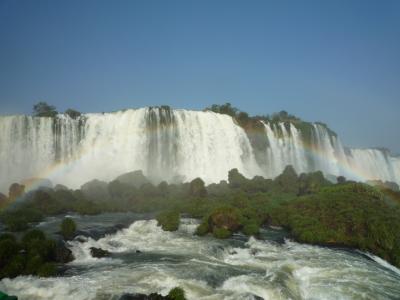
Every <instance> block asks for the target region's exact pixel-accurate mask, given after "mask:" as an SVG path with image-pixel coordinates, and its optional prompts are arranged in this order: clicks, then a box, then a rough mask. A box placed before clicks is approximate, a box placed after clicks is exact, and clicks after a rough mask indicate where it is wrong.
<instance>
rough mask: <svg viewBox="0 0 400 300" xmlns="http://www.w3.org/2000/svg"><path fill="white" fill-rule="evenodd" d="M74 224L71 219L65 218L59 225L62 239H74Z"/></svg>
mask: <svg viewBox="0 0 400 300" xmlns="http://www.w3.org/2000/svg"><path fill="white" fill-rule="evenodd" d="M75 231H76V224H75V222H74V221H73V220H72V219H71V218H65V219H64V220H63V221H62V223H61V234H62V236H63V237H64V239H66V240H69V239H72V238H73V237H74V234H75Z"/></svg>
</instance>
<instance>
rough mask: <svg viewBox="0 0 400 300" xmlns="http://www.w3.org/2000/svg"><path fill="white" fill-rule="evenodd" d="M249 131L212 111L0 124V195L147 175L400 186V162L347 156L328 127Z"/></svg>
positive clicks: (379, 155)
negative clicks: (326, 179)
mask: <svg viewBox="0 0 400 300" xmlns="http://www.w3.org/2000/svg"><path fill="white" fill-rule="evenodd" d="M256 125H257V126H243V125H242V124H238V122H237V121H235V120H233V119H232V118H231V117H230V116H227V115H223V114H219V113H214V112H210V111H206V112H200V111H187V110H172V109H169V108H168V107H162V108H142V109H137V110H126V111H120V112H115V113H105V114H86V115H82V116H81V117H79V118H77V119H71V118H70V117H68V116H65V115H58V116H57V117H56V118H54V119H53V118H37V117H31V116H7V117H0V166H1V168H0V191H3V192H5V191H7V189H8V186H9V185H10V184H11V183H13V182H20V181H22V180H23V179H26V178H49V179H50V180H52V181H53V182H55V183H58V182H60V183H63V184H65V185H68V186H71V187H78V186H80V185H81V184H83V183H85V182H87V181H89V180H92V179H94V178H97V179H99V180H111V179H114V178H115V177H116V176H118V175H120V174H122V173H126V172H129V171H132V170H143V172H144V174H146V175H147V176H148V177H149V178H151V179H152V180H154V181H161V180H168V181H171V182H173V181H178V180H191V179H193V178H196V177H201V178H203V180H204V181H205V182H206V183H210V182H218V181H220V180H223V179H227V174H228V171H229V170H230V169H232V168H237V169H238V170H239V171H240V172H241V173H242V174H244V175H245V176H247V177H253V176H255V175H262V176H264V177H274V176H276V175H278V174H280V173H281V172H282V170H283V169H284V167H285V166H286V165H289V164H291V165H293V166H294V168H295V170H296V171H297V172H299V173H300V172H309V171H315V170H322V171H323V172H324V173H326V174H332V175H335V176H337V175H344V176H346V177H348V178H352V179H356V180H374V179H380V180H383V181H393V182H397V183H400V158H398V157H394V156H391V155H390V153H388V152H387V151H384V150H379V149H345V148H344V147H343V146H342V144H341V142H340V140H339V138H338V137H337V136H336V134H334V133H333V132H332V131H331V130H329V129H328V128H327V127H326V126H325V125H323V124H320V123H315V124H314V123H305V122H300V123H299V122H292V123H291V122H267V121H261V120H260V121H257V124H256Z"/></svg>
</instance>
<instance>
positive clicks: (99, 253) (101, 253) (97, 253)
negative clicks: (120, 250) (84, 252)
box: [90, 247, 111, 258]
mask: <svg viewBox="0 0 400 300" xmlns="http://www.w3.org/2000/svg"><path fill="white" fill-rule="evenodd" d="M90 254H91V255H92V256H93V257H96V258H102V257H109V256H111V253H110V252H109V251H107V250H103V249H101V248H96V247H90Z"/></svg>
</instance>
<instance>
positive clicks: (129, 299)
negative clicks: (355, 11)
mask: <svg viewBox="0 0 400 300" xmlns="http://www.w3.org/2000/svg"><path fill="white" fill-rule="evenodd" d="M119 300H170V298H169V297H168V296H163V295H160V294H157V293H152V294H150V295H145V294H124V295H122V296H121V297H120V298H119Z"/></svg>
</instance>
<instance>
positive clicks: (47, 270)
mask: <svg viewBox="0 0 400 300" xmlns="http://www.w3.org/2000/svg"><path fill="white" fill-rule="evenodd" d="M56 273H57V268H56V266H55V264H54V263H45V264H43V265H42V266H40V268H39V269H38V271H37V275H38V276H40V277H49V276H53V275H55V274H56Z"/></svg>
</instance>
